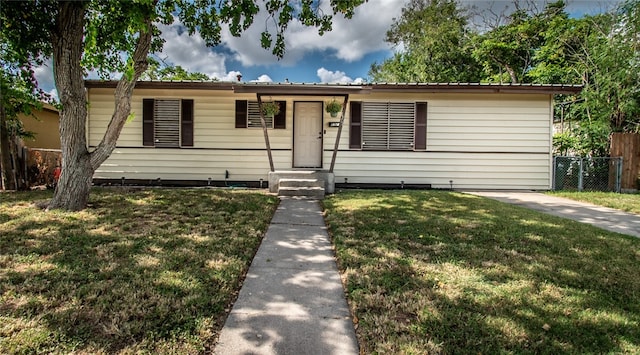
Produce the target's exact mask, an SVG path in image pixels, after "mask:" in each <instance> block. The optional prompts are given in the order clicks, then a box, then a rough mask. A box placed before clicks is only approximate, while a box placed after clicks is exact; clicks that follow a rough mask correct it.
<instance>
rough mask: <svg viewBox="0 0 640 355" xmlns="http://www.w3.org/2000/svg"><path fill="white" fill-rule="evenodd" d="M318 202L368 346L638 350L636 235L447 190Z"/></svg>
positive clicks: (639, 255)
mask: <svg viewBox="0 0 640 355" xmlns="http://www.w3.org/2000/svg"><path fill="white" fill-rule="evenodd" d="M353 201H360V202H353ZM362 201H365V202H362ZM325 206H327V207H328V208H327V209H328V211H327V221H328V223H329V225H330V229H331V232H332V237H333V238H334V243H335V244H336V246H337V255H338V259H339V262H340V267H341V269H342V270H343V272H344V273H345V276H346V283H347V289H348V290H347V292H348V294H349V298H350V302H351V305H352V307H353V308H354V309H355V314H356V316H357V317H358V319H359V322H360V324H359V331H358V332H359V336H360V338H361V340H362V342H363V344H362V346H363V348H364V349H365V351H367V352H411V351H417V352H444V353H457V352H470V351H473V352H480V353H496V352H504V351H513V352H518V353H521V352H524V353H527V352H531V353H538V352H545V353H575V352H597V353H600V352H636V351H640V280H639V279H638V277H637V275H639V274H640V240H638V239H636V238H632V237H627V236H622V235H619V234H615V233H610V232H606V231H603V230H600V229H596V228H593V227H591V226H587V225H582V224H580V223H577V222H573V221H569V220H565V219H561V218H558V217H553V216H547V215H543V214H540V213H538V212H534V211H530V210H527V209H524V208H520V207H515V206H511V205H506V204H501V203H497V202H495V201H491V200H488V199H483V198H479V197H475V196H471V195H464V194H456V193H448V192H437V191H432V192H380V193H369V194H362V193H352V194H349V193H347V194H346V195H343V196H336V198H335V199H330V200H328V201H326V202H325Z"/></svg>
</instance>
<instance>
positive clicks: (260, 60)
mask: <svg viewBox="0 0 640 355" xmlns="http://www.w3.org/2000/svg"><path fill="white" fill-rule="evenodd" d="M407 1H408V0H368V2H366V3H365V4H363V5H362V6H360V7H358V8H357V9H356V13H355V15H354V16H353V18H352V19H351V20H346V19H344V18H343V17H342V16H340V15H337V16H336V17H334V21H333V30H332V31H331V32H328V33H325V35H324V36H322V37H321V36H319V35H318V34H317V31H316V30H315V29H313V28H307V27H304V26H302V25H301V24H299V23H296V22H293V23H291V24H290V25H289V28H288V29H287V31H286V32H285V38H286V44H287V52H286V54H285V56H284V58H282V59H281V60H278V59H277V58H275V57H274V56H273V55H272V54H271V53H270V52H269V51H267V50H264V49H262V48H261V47H260V42H259V38H260V32H261V31H262V30H264V28H265V23H268V22H267V21H266V16H265V15H264V14H263V13H261V14H258V15H257V16H256V17H255V20H254V24H253V25H252V26H251V27H250V28H249V29H248V30H247V31H245V33H244V34H243V35H242V36H241V37H239V38H237V37H233V36H231V35H230V34H229V31H228V30H226V29H223V32H222V43H221V44H220V45H219V46H217V47H214V48H207V47H206V46H205V45H204V41H203V40H202V38H200V36H199V35H198V34H197V33H196V34H195V35H193V36H189V35H188V34H187V33H186V32H185V31H183V28H182V27H181V25H180V23H177V22H176V23H174V24H172V25H169V26H161V27H160V29H161V31H162V36H163V37H164V39H165V40H166V42H165V46H164V49H163V51H162V52H161V53H156V54H155V55H156V56H157V57H158V58H160V59H163V60H165V61H166V62H168V63H171V64H173V65H180V66H182V67H183V68H185V69H187V70H189V71H197V72H202V73H205V74H207V75H208V76H210V77H211V78H216V79H218V80H222V81H235V80H236V76H237V75H238V74H241V75H242V81H263V82H284V81H285V80H286V79H288V80H289V81H290V82H306V83H314V82H325V83H353V82H356V83H357V82H361V81H368V78H367V73H368V71H369V68H370V66H371V64H372V63H374V62H378V63H380V62H382V61H384V60H385V59H386V58H389V57H391V56H392V55H393V51H394V48H392V47H391V46H390V45H389V44H388V43H386V42H384V38H385V33H386V31H387V29H388V28H389V26H390V25H391V24H392V23H393V21H394V18H397V17H399V16H400V14H401V9H402V7H403V6H404V5H405V4H406V3H407ZM518 1H519V2H520V3H521V4H523V3H530V4H535V6H538V7H539V8H543V7H544V3H545V2H544V1H539V0H528V1H520V0H518ZM619 1H620V0H608V1H607V0H602V1H601V0H567V3H568V6H567V11H568V12H569V14H570V15H572V16H574V17H580V16H582V15H584V14H594V13H599V12H603V11H606V10H608V9H610V8H611V7H612V6H614V5H615V4H616V3H618V2H619ZM460 2H461V3H462V5H463V6H469V7H472V8H473V9H474V13H477V14H479V15H477V16H476V17H475V18H474V22H476V24H477V25H479V26H481V24H480V23H478V22H481V21H480V20H479V19H480V18H481V17H485V18H487V17H492V16H494V15H493V14H503V13H508V12H509V11H511V10H513V8H514V1H513V0H489V1H487V0H460ZM321 4H322V5H321V6H324V7H325V8H326V11H325V12H328V11H329V9H328V0H322V1H321ZM36 76H37V78H38V80H39V82H40V84H41V87H42V88H43V89H44V90H45V91H48V92H54V85H53V74H52V72H51V67H50V65H49V66H43V67H41V68H38V69H37V70H36Z"/></svg>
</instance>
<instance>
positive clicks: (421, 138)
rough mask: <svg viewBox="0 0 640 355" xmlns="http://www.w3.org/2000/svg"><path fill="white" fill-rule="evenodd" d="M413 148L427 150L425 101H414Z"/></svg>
mask: <svg viewBox="0 0 640 355" xmlns="http://www.w3.org/2000/svg"><path fill="white" fill-rule="evenodd" d="M415 122H416V123H415V138H414V139H415V141H414V143H413V148H414V149H415V150H427V103H426V102H418V103H416V121H415Z"/></svg>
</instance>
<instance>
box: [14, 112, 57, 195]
mask: <svg viewBox="0 0 640 355" xmlns="http://www.w3.org/2000/svg"><path fill="white" fill-rule="evenodd" d="M18 119H20V121H22V126H23V128H24V130H25V131H28V132H32V133H33V134H34V138H23V139H22V140H21V141H20V142H19V144H18V146H19V147H20V148H21V149H19V150H18V160H19V161H20V163H19V165H20V166H21V167H22V168H24V169H25V170H24V172H23V174H24V176H25V179H24V180H25V182H26V187H32V186H38V185H47V186H53V185H54V184H55V180H54V171H55V169H56V168H57V167H58V166H59V165H60V163H61V154H60V129H59V126H60V114H59V112H58V109H57V108H56V107H55V106H53V105H51V104H48V103H44V102H43V103H42V109H40V110H33V111H32V112H31V115H25V114H19V115H18Z"/></svg>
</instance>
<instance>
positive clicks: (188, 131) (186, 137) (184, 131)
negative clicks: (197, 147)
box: [180, 100, 193, 147]
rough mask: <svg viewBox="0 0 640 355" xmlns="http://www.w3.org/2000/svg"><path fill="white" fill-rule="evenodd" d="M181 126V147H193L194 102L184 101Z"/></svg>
mask: <svg viewBox="0 0 640 355" xmlns="http://www.w3.org/2000/svg"><path fill="white" fill-rule="evenodd" d="M180 124H181V127H180V135H181V137H180V138H181V140H180V141H181V146H182V147H193V100H182V115H181V121H180Z"/></svg>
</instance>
